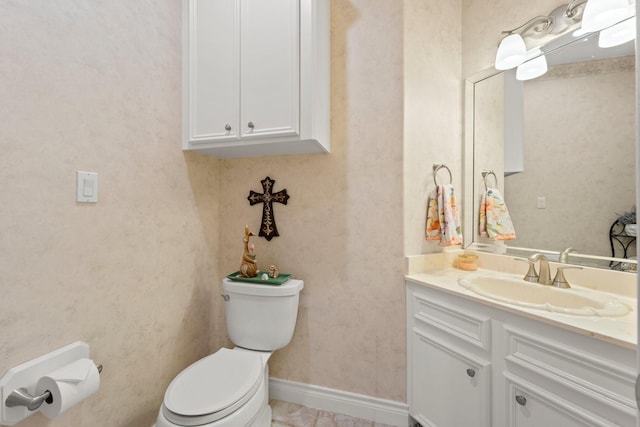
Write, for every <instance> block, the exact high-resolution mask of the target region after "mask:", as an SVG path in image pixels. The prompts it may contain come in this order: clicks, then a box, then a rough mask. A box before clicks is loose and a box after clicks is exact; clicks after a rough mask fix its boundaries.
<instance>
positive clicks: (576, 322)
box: [405, 251, 637, 349]
mask: <svg viewBox="0 0 640 427" xmlns="http://www.w3.org/2000/svg"><path fill="white" fill-rule="evenodd" d="M458 253H460V252H454V251H451V252H449V253H439V254H432V255H420V256H417V257H408V258H407V274H406V275H405V279H406V280H407V281H410V282H413V283H416V284H419V285H422V286H426V287H429V288H433V289H437V290H440V291H442V292H445V293H448V294H452V295H456V296H459V297H462V298H466V299H469V300H473V301H476V302H478V303H480V304H484V305H487V306H490V307H493V308H497V309H499V310H503V311H507V312H511V313H514V314H517V315H519V316H522V317H527V318H530V319H534V320H537V321H540V322H543V323H546V324H549V325H554V326H557V327H560V328H563V329H566V330H569V331H572V332H576V333H579V334H582V335H588V336H591V337H593V338H596V339H599V340H602V341H606V342H609V343H612V344H615V345H619V346H621V347H625V348H629V349H635V348H636V344H637V300H636V298H635V297H634V295H635V274H630V273H624V274H625V275H626V276H617V275H610V274H608V275H607V274H606V273H607V271H606V270H604V271H595V272H593V274H590V272H589V271H586V272H582V271H581V274H582V276H581V277H578V278H577V279H574V280H575V281H576V282H578V280H579V279H583V280H582V281H580V282H579V283H582V282H583V281H584V282H588V283H586V284H587V286H585V287H583V286H578V285H576V284H573V285H572V289H574V290H575V291H576V292H579V293H589V292H592V291H593V290H595V291H597V292H604V293H605V294H606V295H607V296H611V298H613V299H616V300H618V301H620V302H622V303H624V304H626V305H628V306H629V307H630V308H631V311H630V312H629V313H628V314H626V315H625V316H618V317H598V316H580V315H571V314H563V313H554V312H549V311H546V310H540V309H533V308H527V307H522V306H518V305H513V304H508V303H503V302H500V301H496V300H493V299H490V298H487V297H484V296H482V295H479V294H476V293H474V292H472V291H470V290H467V289H465V288H463V287H462V286H460V285H459V284H458V279H460V278H464V277H469V276H470V275H473V274H485V275H491V274H497V275H501V276H502V277H512V278H514V279H522V276H523V273H524V272H525V271H526V266H525V265H519V264H520V263H517V262H516V263H515V264H516V265H512V264H511V261H512V259H509V258H503V259H500V258H496V257H500V256H498V255H494V254H486V255H484V254H480V255H479V256H480V260H479V267H480V268H478V270H477V271H475V272H470V271H463V270H459V269H457V268H454V267H453V265H454V264H455V262H454V260H455V257H456V256H457V254H458ZM476 254H478V253H476ZM483 261H484V262H483ZM497 264H501V267H504V268H500V270H496V269H493V268H491V269H490V268H483V266H490V267H495V266H496V265H497ZM505 270H506V271H505ZM513 270H515V271H520V273H515V272H513ZM608 273H615V272H608ZM598 275H601V276H598ZM567 276H568V275H567ZM594 276H597V277H595V280H594ZM587 277H588V278H589V279H590V280H592V281H591V282H590V281H589V280H586V279H587ZM621 282H623V283H621ZM572 283H574V282H572ZM593 283H606V285H599V286H595V285H593ZM629 287H633V290H632V291H631V290H629V289H628V288H629Z"/></svg>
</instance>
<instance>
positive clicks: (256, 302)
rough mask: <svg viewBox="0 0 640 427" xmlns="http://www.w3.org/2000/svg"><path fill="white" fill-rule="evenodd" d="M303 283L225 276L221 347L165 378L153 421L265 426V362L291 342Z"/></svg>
mask: <svg viewBox="0 0 640 427" xmlns="http://www.w3.org/2000/svg"><path fill="white" fill-rule="evenodd" d="M303 287H304V283H303V282H302V281H300V280H293V279H290V280H288V281H287V282H285V283H284V284H282V285H280V286H269V285H262V284H250V283H244V282H232V281H230V280H228V279H225V280H224V282H223V289H224V292H225V293H224V298H225V317H226V320H227V330H228V332H229V337H230V338H231V341H233V342H234V343H235V344H236V345H238V347H236V348H234V349H228V348H221V349H220V350H218V351H217V352H215V353H213V354H211V355H209V356H207V357H204V358H203V359H200V360H198V361H197V362H195V363H193V364H192V365H190V366H188V367H187V368H186V369H184V370H183V371H182V372H181V373H180V374H178V376H176V378H175V379H174V380H173V381H172V382H171V384H169V387H168V388H167V390H166V392H165V395H164V400H163V403H162V407H161V408H160V411H159V413H158V417H157V420H156V427H186V426H203V427H223V426H224V427H227V426H229V427H231V426H233V427H243V426H250V427H268V426H270V425H271V407H270V406H269V365H268V364H267V362H268V361H269V358H270V356H271V354H272V353H273V351H275V350H277V349H279V348H282V347H284V346H285V345H287V344H288V343H289V341H290V340H291V337H292V335H293V330H294V328H295V323H296V319H297V312H298V301H299V293H300V290H302V288H303Z"/></svg>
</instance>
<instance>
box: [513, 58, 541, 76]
mask: <svg viewBox="0 0 640 427" xmlns="http://www.w3.org/2000/svg"><path fill="white" fill-rule="evenodd" d="M547 69H548V67H547V58H546V57H545V56H544V55H540V56H536V57H535V58H533V59H530V60H528V61H526V62H524V63H522V64H520V65H518V69H517V70H516V79H518V80H531V79H535V78H536V77H540V76H541V75H543V74H544V73H546V72H547Z"/></svg>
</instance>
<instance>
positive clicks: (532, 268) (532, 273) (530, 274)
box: [514, 258, 539, 282]
mask: <svg viewBox="0 0 640 427" xmlns="http://www.w3.org/2000/svg"><path fill="white" fill-rule="evenodd" d="M514 259H515V260H516V261H520V262H526V263H527V264H529V270H528V271H527V274H525V275H524V277H523V280H526V281H527V282H537V281H538V277H539V276H538V272H537V271H536V262H535V261H532V260H530V259H524V258H514Z"/></svg>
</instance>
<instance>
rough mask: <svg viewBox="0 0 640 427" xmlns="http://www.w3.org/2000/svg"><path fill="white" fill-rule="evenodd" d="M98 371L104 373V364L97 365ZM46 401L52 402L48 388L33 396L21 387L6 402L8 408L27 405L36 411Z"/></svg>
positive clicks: (29, 408)
mask: <svg viewBox="0 0 640 427" xmlns="http://www.w3.org/2000/svg"><path fill="white" fill-rule="evenodd" d="M96 368H97V369H98V373H102V365H96ZM44 402H47V403H52V402H53V399H52V397H51V392H50V391H49V390H46V391H45V392H44V393H42V394H41V395H39V396H33V395H32V394H31V393H29V390H28V389H27V388H25V387H20V388H17V389H15V390H13V391H12V392H11V394H9V396H8V397H7V399H6V400H5V401H4V404H5V405H6V406H7V407H8V408H15V407H16V406H25V407H26V408H27V409H28V410H30V411H35V410H36V409H38V408H40V406H42V404H43V403H44Z"/></svg>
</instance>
